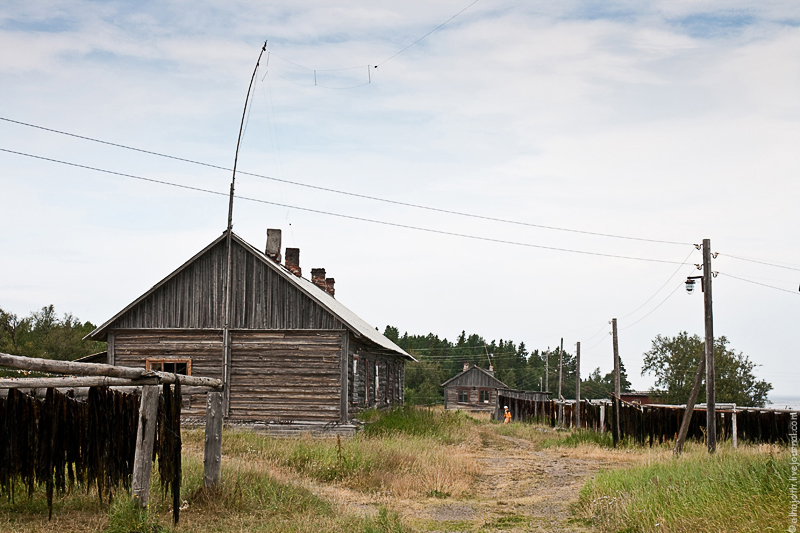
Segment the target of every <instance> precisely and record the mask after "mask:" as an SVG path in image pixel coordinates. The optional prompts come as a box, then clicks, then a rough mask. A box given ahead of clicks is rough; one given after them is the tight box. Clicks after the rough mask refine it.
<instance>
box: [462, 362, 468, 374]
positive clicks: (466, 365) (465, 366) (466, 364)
mask: <svg viewBox="0 0 800 533" xmlns="http://www.w3.org/2000/svg"><path fill="white" fill-rule="evenodd" d="M467 370H469V363H464V370H463V372H466V371H467Z"/></svg>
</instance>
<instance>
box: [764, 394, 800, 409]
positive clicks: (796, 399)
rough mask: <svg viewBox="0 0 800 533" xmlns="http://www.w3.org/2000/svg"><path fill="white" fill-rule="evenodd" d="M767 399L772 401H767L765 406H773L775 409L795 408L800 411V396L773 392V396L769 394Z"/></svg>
mask: <svg viewBox="0 0 800 533" xmlns="http://www.w3.org/2000/svg"><path fill="white" fill-rule="evenodd" d="M768 399H769V401H770V402H772V403H771V404H770V403H768V404H767V407H773V408H775V409H796V410H798V411H800V396H794V395H786V394H775V395H774V396H773V395H771V394H770V395H769V397H768Z"/></svg>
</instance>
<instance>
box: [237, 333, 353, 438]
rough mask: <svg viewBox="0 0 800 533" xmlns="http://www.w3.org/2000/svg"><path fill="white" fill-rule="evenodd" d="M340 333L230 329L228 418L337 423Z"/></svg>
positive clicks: (339, 386)
mask: <svg viewBox="0 0 800 533" xmlns="http://www.w3.org/2000/svg"><path fill="white" fill-rule="evenodd" d="M345 334H346V332H344V331H316V332H314V331H297V332H265V331H253V332H245V331H235V332H233V333H232V335H233V336H232V339H233V346H232V352H231V361H232V368H231V417H232V418H234V419H238V420H248V421H267V422H273V423H291V422H296V421H319V422H338V421H339V419H340V408H341V390H342V389H341V354H342V342H343V337H344V335H345Z"/></svg>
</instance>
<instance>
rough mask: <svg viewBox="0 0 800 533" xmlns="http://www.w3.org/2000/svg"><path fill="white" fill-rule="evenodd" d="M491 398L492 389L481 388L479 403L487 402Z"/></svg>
mask: <svg viewBox="0 0 800 533" xmlns="http://www.w3.org/2000/svg"><path fill="white" fill-rule="evenodd" d="M491 398H492V391H490V390H488V389H481V395H480V401H481V403H489V400H490V399H491Z"/></svg>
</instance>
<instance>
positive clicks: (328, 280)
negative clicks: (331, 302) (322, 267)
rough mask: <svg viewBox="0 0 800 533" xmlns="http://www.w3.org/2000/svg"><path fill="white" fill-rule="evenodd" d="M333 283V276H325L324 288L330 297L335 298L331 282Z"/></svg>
mask: <svg viewBox="0 0 800 533" xmlns="http://www.w3.org/2000/svg"><path fill="white" fill-rule="evenodd" d="M334 283H336V280H335V279H333V278H325V290H326V291H327V292H328V294H330V295H331V296H332V297H334V298H336V289H334V288H333V284H334Z"/></svg>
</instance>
